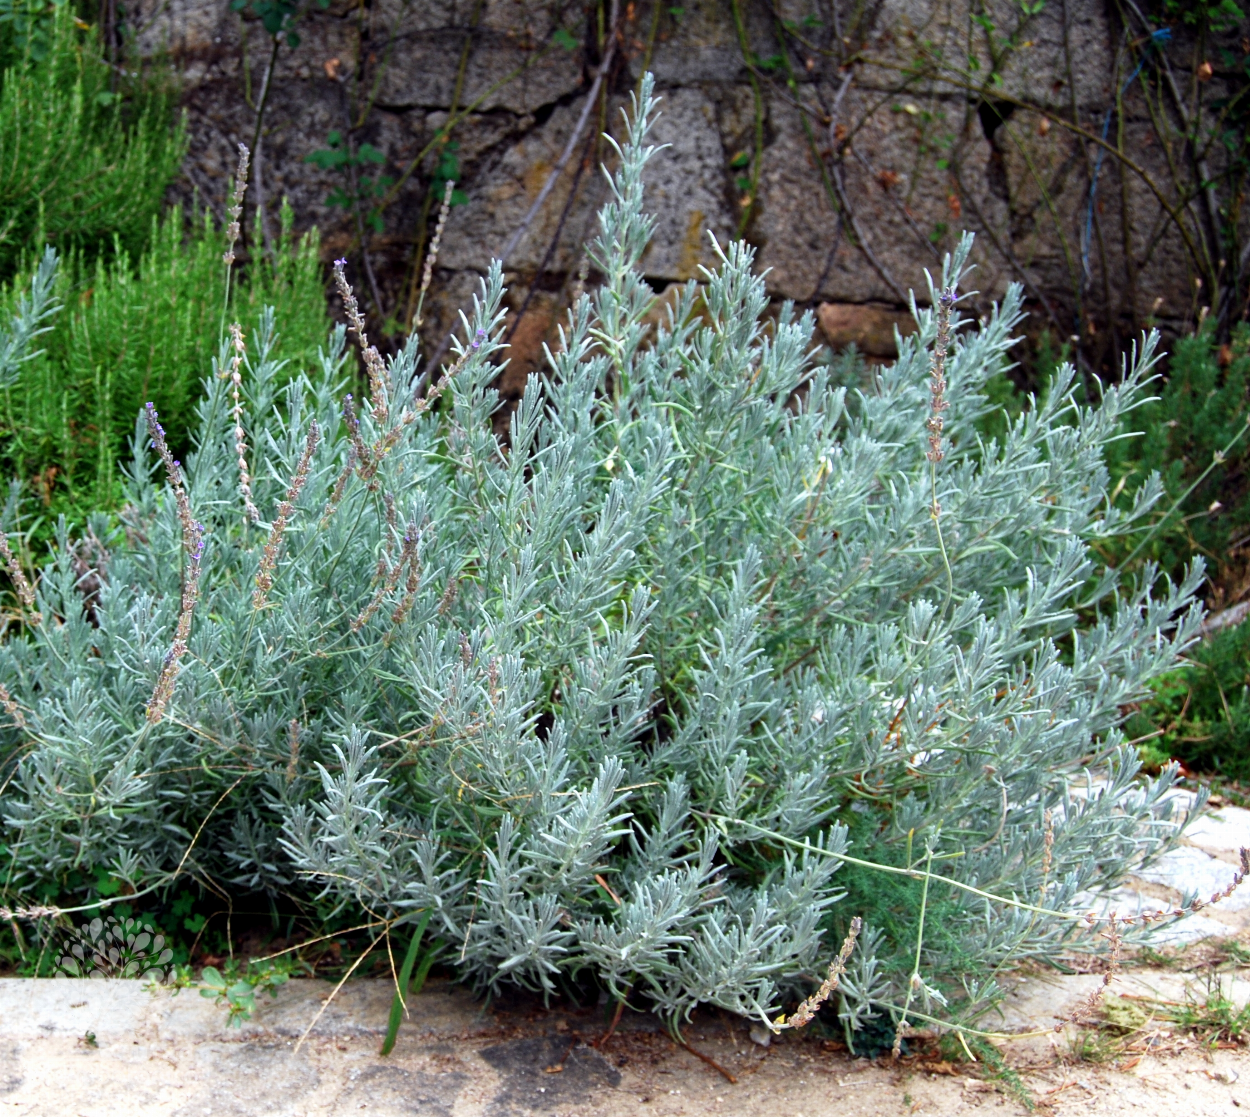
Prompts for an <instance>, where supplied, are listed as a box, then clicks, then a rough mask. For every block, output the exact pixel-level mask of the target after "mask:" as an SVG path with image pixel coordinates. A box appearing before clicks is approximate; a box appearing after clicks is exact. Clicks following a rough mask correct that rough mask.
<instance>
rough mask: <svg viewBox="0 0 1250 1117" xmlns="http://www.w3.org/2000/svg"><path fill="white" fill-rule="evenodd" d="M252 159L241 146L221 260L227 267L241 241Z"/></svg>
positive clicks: (232, 260) (241, 145) (243, 146)
mask: <svg viewBox="0 0 1250 1117" xmlns="http://www.w3.org/2000/svg"><path fill="white" fill-rule="evenodd" d="M249 158H250V155H249V152H248V150H247V147H246V146H245V145H244V144H239V165H238V168H237V169H236V170H235V172H234V195H233V197H232V198H231V203H230V210H229V213H230V224H229V225H227V226H226V251H225V252H223V253H222V256H221V259H222V262H223V263H224V264H225V265H226V267H230V266H231V265H232V264H233V263H234V246H235V245H236V244H237V243H238V240H239V231H240V230H239V218H240V217H241V216H242V215H243V193H244V191H245V190H247V164H248V159H249Z"/></svg>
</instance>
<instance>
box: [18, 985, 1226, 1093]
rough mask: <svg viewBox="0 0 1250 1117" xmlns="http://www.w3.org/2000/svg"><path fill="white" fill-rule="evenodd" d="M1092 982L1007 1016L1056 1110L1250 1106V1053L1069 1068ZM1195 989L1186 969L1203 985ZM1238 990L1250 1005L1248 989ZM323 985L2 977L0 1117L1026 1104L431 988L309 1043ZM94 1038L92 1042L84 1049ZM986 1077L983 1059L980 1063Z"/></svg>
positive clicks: (906, 1070) (361, 1012) (840, 1056)
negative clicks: (228, 1013) (226, 1014)
mask: <svg viewBox="0 0 1250 1117" xmlns="http://www.w3.org/2000/svg"><path fill="white" fill-rule="evenodd" d="M1099 980H1100V979H1099V978H1098V977H1097V976H1090V975H1076V976H1066V977H1056V978H1051V977H1045V978H1042V977H1028V978H1026V979H1025V980H1024V981H1023V982H1022V983H1021V984H1020V985H1019V986H1018V988H1017V989H1016V991H1015V993H1014V994H1013V996H1012V997H1011V998H1010V999H1009V1001H1008V1003H1007V1004H1006V1005H1005V1006H1004V1011H1003V1015H1002V1018H1001V1019H1000V1020H998V1021H987V1023H989V1024H991V1025H992V1026H996V1027H1006V1028H1013V1029H1015V1028H1018V1029H1023V1030H1025V1031H1034V1032H1043V1033H1045V1034H1044V1036H1043V1037H1042V1038H1041V1039H1039V1038H1038V1037H1037V1036H1034V1037H1033V1038H1032V1039H1031V1040H1028V1041H1022V1042H1020V1043H1017V1044H1012V1045H1008V1047H1007V1049H1006V1050H1007V1056H1008V1058H1009V1060H1010V1061H1011V1062H1012V1063H1013V1065H1017V1066H1019V1067H1020V1073H1021V1074H1022V1075H1023V1076H1024V1081H1025V1084H1026V1086H1027V1088H1028V1089H1029V1091H1030V1093H1031V1094H1032V1095H1033V1098H1034V1099H1035V1100H1036V1101H1037V1102H1044V1103H1045V1104H1046V1105H1047V1106H1048V1107H1049V1110H1048V1112H1050V1113H1053V1114H1056V1115H1066V1114H1072V1115H1074V1117H1075V1115H1076V1114H1077V1113H1078V1112H1079V1113H1080V1114H1082V1115H1086V1117H1125V1115H1127V1114H1136V1113H1139V1112H1168V1113H1175V1114H1177V1115H1178V1117H1182V1115H1183V1117H1188V1115H1190V1114H1192V1115H1194V1117H1206V1115H1208V1114H1211V1115H1214V1114H1229V1115H1231V1114H1232V1113H1233V1112H1234V1111H1235V1110H1237V1109H1239V1108H1247V1109H1250V1054H1244V1053H1242V1052H1240V1051H1238V1052H1225V1051H1218V1052H1215V1053H1214V1054H1213V1055H1212V1056H1210V1057H1204V1056H1201V1055H1200V1054H1198V1053H1195V1052H1186V1053H1183V1054H1182V1055H1181V1056H1180V1057H1173V1058H1170V1059H1166V1060H1160V1059H1154V1058H1147V1059H1144V1060H1143V1061H1142V1062H1141V1063H1140V1064H1139V1065H1138V1066H1137V1067H1135V1068H1134V1069H1133V1071H1132V1072H1131V1073H1117V1072H1115V1071H1113V1070H1111V1069H1109V1068H1107V1067H1100V1066H1096V1065H1091V1064H1088V1063H1074V1062H1072V1061H1071V1059H1070V1058H1068V1057H1067V1055H1066V1054H1065V1052H1066V1047H1065V1044H1066V1039H1065V1037H1064V1035H1062V1034H1057V1033H1055V1032H1054V1031H1053V1026H1052V1025H1053V1022H1054V1019H1055V1017H1056V1015H1063V1014H1064V1013H1066V1012H1068V1011H1070V1009H1071V1007H1072V1006H1073V1005H1074V1004H1076V1003H1078V1002H1079V1001H1080V1000H1082V999H1083V998H1085V997H1086V996H1087V995H1088V993H1089V992H1090V990H1091V988H1093V987H1094V986H1095V985H1096V984H1097V983H1098V981H1099ZM1190 980H1192V979H1190ZM1185 983H1186V977H1185V975H1182V974H1175V973H1168V974H1162V975H1156V974H1133V975H1128V976H1121V977H1117V979H1116V986H1115V988H1116V989H1118V990H1119V991H1120V992H1121V994H1124V993H1128V992H1131V991H1133V990H1137V991H1139V992H1148V993H1150V994H1151V995H1156V996H1166V995H1172V996H1176V997H1180V996H1184V995H1187V990H1186V985H1185ZM1228 988H1229V991H1230V992H1232V993H1233V994H1234V996H1237V997H1245V996H1250V981H1246V980H1244V979H1243V978H1240V977H1239V978H1237V984H1236V985H1235V986H1234V985H1230V986H1229V987H1228ZM329 990H330V986H328V985H326V984H324V983H321V982H316V981H293V982H291V983H289V984H288V985H287V986H285V987H284V988H283V989H282V990H281V991H280V996H279V998H278V999H277V1000H276V1001H275V1002H272V1003H270V1002H266V1003H264V1004H263V1005H262V1007H261V1008H260V1009H259V1010H258V1012H257V1014H256V1018H255V1020H253V1021H252V1022H250V1023H249V1024H248V1025H247V1026H245V1027H244V1028H242V1029H239V1030H234V1029H228V1028H226V1027H225V1026H224V1023H223V1014H222V1012H221V1010H220V1009H217V1008H215V1007H214V1006H213V1005H211V1004H210V1003H209V1002H208V1001H207V1000H204V999H202V998H199V997H197V996H193V995H190V992H191V991H183V992H182V993H180V994H179V995H177V996H173V995H171V993H170V992H169V991H168V990H162V991H158V992H156V993H155V994H152V993H149V992H146V991H145V990H144V989H143V988H142V987H141V986H139V985H138V984H137V983H134V982H122V981H115V982H114V981H72V982H71V981H54V980H42V981H34V980H21V979H7V980H0V1117H6V1115H8V1114H14V1115H18V1114H20V1115H22V1117H117V1115H124V1117H344V1115H347V1114H357V1113H361V1114H367V1115H371V1117H408V1115H414V1114H415V1115H419V1117H626V1115H630V1117H633V1115H650V1114H655V1115H660V1117H714V1115H715V1117H720V1115H722V1114H724V1115H728V1117H757V1115H762V1114H774V1113H777V1114H785V1115H787V1117H910V1115H912V1114H921V1115H933V1117H948V1115H955V1114H969V1115H972V1114H974V1113H975V1114H977V1115H978V1117H998V1115H1004V1114H1016V1113H1020V1114H1023V1113H1025V1112H1026V1109H1025V1107H1024V1105H1023V1104H1022V1102H1021V1101H1020V1099H1019V1097H1018V1096H1016V1095H1014V1094H1013V1093H1011V1092H1010V1091H1006V1092H1004V1090H1003V1089H1002V1088H1001V1087H1000V1086H997V1085H995V1083H993V1082H990V1081H982V1080H981V1079H979V1078H977V1077H973V1076H970V1075H966V1074H962V1073H959V1071H958V1069H957V1068H953V1067H951V1066H950V1065H949V1064H945V1063H928V1064H917V1065H911V1066H903V1067H898V1068H892V1067H890V1066H889V1065H886V1064H885V1063H884V1062H880V1061H879V1062H878V1063H875V1064H874V1063H871V1062H869V1060H867V1059H851V1058H850V1057H848V1056H847V1055H846V1054H845V1053H844V1052H838V1051H832V1050H828V1049H827V1045H825V1044H822V1043H821V1042H820V1041H819V1040H810V1039H809V1040H803V1039H795V1038H794V1037H792V1036H787V1037H785V1038H783V1039H780V1040H774V1041H773V1042H772V1043H771V1044H770V1046H769V1047H767V1048H765V1047H761V1046H759V1045H757V1044H755V1043H753V1042H751V1041H750V1040H749V1039H748V1037H747V1034H746V1033H747V1029H746V1028H745V1026H744V1025H743V1023H742V1022H741V1021H737V1022H735V1021H731V1020H727V1019H723V1018H709V1019H706V1020H697V1021H696V1022H695V1024H694V1025H693V1026H692V1027H691V1028H690V1029H689V1030H688V1032H687V1035H688V1037H689V1039H690V1040H691V1041H692V1042H693V1043H695V1044H697V1046H698V1047H699V1049H700V1050H701V1051H702V1052H703V1053H705V1054H706V1055H708V1056H710V1057H711V1058H714V1059H715V1060H717V1061H718V1062H719V1063H720V1064H721V1065H722V1066H723V1067H725V1068H726V1069H727V1070H729V1071H730V1072H731V1073H733V1074H734V1075H735V1077H736V1078H737V1082H736V1083H734V1084H731V1083H729V1082H728V1081H726V1080H725V1079H724V1078H722V1077H721V1076H720V1075H719V1074H717V1073H716V1071H714V1070H713V1069H711V1068H710V1067H708V1066H706V1065H705V1064H704V1063H702V1062H700V1061H699V1060H698V1059H696V1058H695V1057H694V1056H693V1055H691V1054H690V1053H688V1052H686V1051H683V1050H681V1049H679V1048H678V1047H676V1046H675V1045H674V1044H673V1042H672V1041H671V1040H670V1039H669V1038H668V1037H667V1036H666V1035H665V1034H664V1033H663V1032H661V1031H659V1030H658V1029H657V1028H656V1027H655V1026H654V1023H653V1022H651V1021H649V1020H646V1019H644V1020H641V1021H631V1022H629V1026H628V1027H627V1028H626V1029H625V1030H624V1031H622V1032H620V1033H618V1034H617V1035H616V1036H614V1037H613V1038H612V1040H611V1042H610V1044H609V1045H608V1047H607V1049H606V1050H605V1051H602V1052H601V1051H599V1050H596V1049H595V1048H594V1047H592V1046H590V1045H589V1043H588V1042H587V1041H589V1040H591V1039H593V1038H595V1037H596V1036H597V1035H598V1034H599V1031H600V1029H601V1028H602V1020H601V1013H600V1012H599V1011H597V1010H586V1011H584V1012H581V1013H577V1012H550V1013H544V1012H542V1011H540V1010H536V1008H535V1006H534V1005H532V1004H530V1005H521V1006H519V1007H518V1006H502V1007H500V1008H499V1009H498V1010H491V1011H483V1007H482V1005H480V1004H478V1003H476V1002H474V1001H473V1000H472V999H471V998H470V997H468V996H467V995H466V994H465V993H464V992H463V991H462V990H458V989H455V988H454V987H451V986H449V985H445V984H438V983H436V984H435V986H434V987H433V988H432V989H431V990H430V991H429V992H428V993H423V994H422V995H421V996H420V997H417V998H414V1004H413V1019H412V1020H410V1021H409V1022H407V1023H406V1024H405V1026H404V1028H403V1030H402V1031H401V1033H400V1039H399V1043H398V1044H397V1046H396V1049H395V1051H394V1053H393V1054H392V1056H390V1057H388V1058H386V1059H383V1058H381V1057H380V1056H379V1055H378V1054H377V1049H378V1041H379V1038H380V1035H381V1032H382V1027H383V1021H384V1019H385V1011H384V1010H385V1007H386V1005H387V1004H388V1002H389V994H390V990H389V987H388V985H387V983H386V982H382V981H361V982H358V983H356V985H355V986H348V987H346V988H345V989H344V991H343V992H342V993H341V994H340V997H341V998H342V1004H341V1005H340V1004H339V998H336V1000H335V1006H337V1007H332V1008H331V1010H328V1011H327V1012H326V1013H324V1014H323V1015H322V1017H321V1019H320V1021H319V1022H318V1024H317V1027H316V1029H315V1030H314V1032H313V1034H312V1035H311V1037H310V1039H309V1040H308V1042H306V1043H305V1044H304V1045H303V1046H302V1047H300V1048H299V1049H298V1050H297V1049H296V1044H297V1034H298V1033H302V1032H303V1030H304V1029H306V1028H307V1027H308V1024H309V1023H310V1022H311V1020H312V1019H313V1017H314V1016H315V1015H316V1013H317V1011H318V1009H319V1008H320V1007H321V1006H322V1005H323V1003H324V998H325V997H326V995H327V994H328V992H329ZM87 1029H90V1030H91V1031H92V1032H93V1033H94V1039H95V1042H94V1044H90V1043H88V1042H86V1041H85V1039H84V1036H85V1032H86V1030H87ZM973 1069H974V1070H975V1069H976V1068H973Z"/></svg>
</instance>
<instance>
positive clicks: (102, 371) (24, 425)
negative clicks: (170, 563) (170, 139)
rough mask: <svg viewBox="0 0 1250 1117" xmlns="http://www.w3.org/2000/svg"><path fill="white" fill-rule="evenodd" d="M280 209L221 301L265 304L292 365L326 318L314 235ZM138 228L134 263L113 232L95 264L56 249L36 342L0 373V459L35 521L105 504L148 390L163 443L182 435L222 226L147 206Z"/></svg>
mask: <svg viewBox="0 0 1250 1117" xmlns="http://www.w3.org/2000/svg"><path fill="white" fill-rule="evenodd" d="M291 220H292V215H291V211H290V209H289V207H286V206H284V207H283V209H282V211H281V222H280V225H281V234H280V236H279V237H278V239H277V240H276V242H275V245H274V251H273V254H272V256H265V255H261V256H260V258H259V259H256V260H253V261H252V262H251V263H250V265H249V266H248V267H247V269H246V270H245V272H244V274H243V275H242V277H241V278H240V277H237V276H236V278H235V281H234V283H233V284H232V286H231V305H230V308H229V309H230V314H231V316H232V317H235V318H238V319H241V320H242V321H249V320H252V319H254V318H255V317H256V315H258V314H259V313H260V311H261V310H262V309H263V308H264V307H266V306H270V307H273V308H274V310H275V313H276V314H277V315H278V317H279V319H280V321H281V323H282V329H281V334H280V336H278V337H277V338H276V340H275V342H274V349H273V353H272V356H273V358H274V359H275V360H279V361H285V362H288V364H287V368H288V369H295V368H300V367H307V366H308V365H309V364H311V363H314V362H315V361H316V357H317V349H318V346H319V344H320V343H321V342H322V341H324V339H325V334H326V329H327V319H326V313H325V295H324V285H323V280H322V269H321V265H320V262H319V260H318V248H319V244H318V241H317V237H316V234H315V232H314V233H313V234H310V235H308V236H304V237H300V238H296V237H295V236H293V235H292V232H291ZM150 230H151V233H150V240H149V242H148V246H147V248H146V250H145V251H144V252H143V254H142V255H141V256H140V257H139V258H138V260H137V262H136V261H132V260H131V258H130V256H129V255H128V253H127V252H126V251H125V250H124V249H123V248H122V247H120V245H118V246H116V247H115V249H114V251H113V252H112V253H111V254H110V255H108V256H106V257H101V258H99V259H97V260H96V261H95V263H94V264H85V263H83V262H82V260H81V258H80V257H79V256H78V255H74V256H72V257H71V258H70V259H68V260H66V261H62V266H61V268H60V271H59V277H58V283H57V284H56V295H57V297H58V300H59V302H60V303H61V304H63V309H61V310H60V312H59V313H57V314H56V315H54V316H52V317H51V318H50V319H49V320H48V321H47V323H46V325H47V331H46V333H45V334H44V336H42V337H41V338H40V349H41V350H42V352H41V353H40V354H39V355H37V356H35V357H33V358H32V359H29V360H27V361H25V362H24V363H23V364H22V366H21V368H20V371H19V372H17V373H15V375H14V376H13V377H11V378H10V383H8V384H5V385H3V386H4V387H6V388H7V391H4V392H3V393H2V394H0V461H3V463H4V466H5V468H6V471H7V472H8V473H9V474H10V476H13V475H15V476H17V477H18V478H20V479H21V480H22V481H23V482H25V484H26V494H27V496H28V497H33V498H34V499H33V500H29V501H28V502H27V503H28V505H29V506H30V507H29V508H28V513H30V512H33V513H34V514H37V515H40V516H41V517H42V519H43V522H44V523H45V524H49V525H54V524H55V522H56V517H57V516H58V515H59V514H64V515H65V516H66V517H67V518H68V519H69V520H70V521H72V522H74V523H76V524H77V525H78V526H79V527H80V528H81V526H82V525H83V524H84V523H85V522H86V518H87V514H88V513H90V512H91V511H94V510H98V509H106V508H112V507H115V506H116V505H117V503H118V502H119V501H120V499H121V498H122V495H123V493H122V473H121V470H120V469H119V468H118V466H117V461H118V459H119V458H124V457H125V456H126V450H127V446H128V444H129V440H130V437H131V435H132V434H133V433H134V417H135V415H136V414H137V413H138V411H139V409H140V408H141V407H142V406H143V404H144V403H146V402H147V401H148V400H152V401H153V402H154V403H155V404H156V406H157V408H158V409H159V411H160V412H161V413H162V414H163V415H167V416H169V417H170V421H169V422H168V423H167V427H168V431H167V433H168V437H169V441H170V444H171V445H172V446H173V447H174V450H175V452H177V453H179V454H181V453H182V451H183V450H184V449H185V448H186V447H187V445H188V443H189V440H190V435H191V430H190V428H191V426H192V424H193V423H194V422H195V414H196V412H195V407H196V402H197V401H198V399H199V398H200V394H201V392H202V391H203V370H204V369H205V368H207V367H209V365H210V364H211V361H212V358H213V356H214V355H215V354H216V348H217V346H216V338H217V335H218V331H219V329H220V326H221V318H222V309H223V304H224V301H225V296H226V289H225V288H226V272H225V267H224V265H223V264H222V252H223V250H224V249H225V233H224V231H223V230H220V229H217V228H215V227H214V225H213V223H212V221H211V219H210V218H209V217H208V215H205V216H204V217H203V219H202V220H197V221H194V222H191V223H190V227H189V228H188V223H187V222H185V221H184V219H183V217H182V214H181V213H180V211H179V210H178V209H177V208H174V209H172V210H171V211H170V212H169V213H168V214H167V215H166V216H165V218H164V220H163V221H161V222H160V223H159V224H158V223H157V221H156V220H155V219H153V221H152V222H151V225H150ZM257 243H259V233H258V234H257ZM25 283H26V281H25V277H22V276H19V277H18V278H17V279H15V280H14V282H13V283H12V284H11V285H10V286H9V287H8V288H7V289H0V307H2V308H6V309H8V311H9V313H10V314H12V313H14V312H15V311H16V309H17V304H18V302H19V301H20V299H21V298H23V297H27V296H25V295H24V294H23V290H24V286H25ZM285 375H289V373H284V374H282V375H281V376H280V379H281V378H282V376H285ZM23 526H24V527H29V519H28V522H27V523H26V524H24V525H23ZM50 531H51V526H49V527H48V528H46V529H45V532H44V534H45V535H46V534H47V533H48V532H50Z"/></svg>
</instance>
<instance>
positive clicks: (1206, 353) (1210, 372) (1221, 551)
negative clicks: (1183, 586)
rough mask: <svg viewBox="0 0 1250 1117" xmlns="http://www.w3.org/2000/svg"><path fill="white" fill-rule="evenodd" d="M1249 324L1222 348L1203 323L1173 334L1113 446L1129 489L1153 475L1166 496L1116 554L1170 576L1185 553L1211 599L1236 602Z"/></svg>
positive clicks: (1243, 562) (1245, 474)
mask: <svg viewBox="0 0 1250 1117" xmlns="http://www.w3.org/2000/svg"><path fill="white" fill-rule="evenodd" d="M1248 423H1250V325H1247V324H1246V323H1244V322H1243V323H1239V324H1238V325H1236V326H1235V327H1234V328H1233V336H1232V338H1231V340H1230V342H1229V343H1228V344H1226V345H1221V344H1220V343H1219V342H1218V341H1217V340H1216V338H1215V333H1214V328H1213V326H1212V324H1211V323H1209V322H1208V323H1205V324H1204V325H1203V326H1202V327H1200V328H1199V330H1198V332H1197V333H1195V334H1193V335H1191V336H1189V337H1184V338H1180V339H1179V340H1178V341H1177V342H1176V345H1175V347H1174V348H1173V350H1172V354H1171V360H1170V362H1169V366H1168V374H1167V378H1166V380H1165V381H1164V382H1163V383H1162V384H1161V385H1160V388H1159V392H1158V398H1157V399H1153V400H1150V401H1148V402H1146V403H1144V404H1143V405H1142V407H1141V408H1140V409H1139V410H1138V412H1136V413H1135V414H1134V416H1133V420H1132V423H1131V424H1130V427H1129V428H1126V430H1125V434H1126V436H1127V435H1128V434H1129V430H1130V429H1131V430H1133V431H1136V432H1139V433H1138V434H1135V435H1134V436H1132V437H1125V438H1124V439H1122V440H1120V441H1119V442H1117V443H1115V444H1114V445H1113V447H1112V450H1111V453H1110V455H1109V461H1110V464H1111V468H1112V474H1113V476H1115V477H1116V478H1117V482H1118V481H1119V480H1120V479H1123V480H1124V482H1125V483H1126V486H1127V489H1128V491H1131V489H1132V487H1133V485H1134V484H1135V483H1137V482H1139V481H1140V480H1141V479H1142V478H1144V477H1146V476H1148V475H1149V474H1150V473H1152V472H1154V471H1158V472H1159V473H1160V475H1161V476H1162V477H1163V482H1164V485H1165V486H1166V488H1167V493H1168V499H1167V500H1166V501H1165V502H1163V504H1161V505H1160V508H1159V510H1158V513H1157V514H1156V515H1155V516H1154V517H1153V519H1152V522H1151V524H1150V527H1149V529H1148V531H1146V532H1143V533H1141V534H1139V535H1138V536H1136V537H1126V539H1125V545H1124V546H1123V547H1122V548H1121V549H1120V551H1119V553H1118V554H1117V555H1116V558H1117V560H1122V559H1123V558H1126V557H1128V556H1129V555H1130V554H1131V555H1133V556H1134V557H1142V558H1149V559H1151V560H1153V561H1155V562H1157V563H1158V564H1159V565H1160V566H1162V568H1163V569H1164V570H1167V571H1169V572H1173V573H1174V572H1176V571H1179V570H1180V569H1181V568H1182V567H1183V566H1184V565H1185V563H1187V562H1188V561H1189V560H1190V558H1191V556H1193V555H1195V554H1200V555H1203V556H1204V557H1205V558H1206V559H1207V560H1208V561H1209V562H1210V563H1211V564H1212V566H1213V570H1212V574H1211V577H1212V583H1213V587H1212V588H1213V591H1214V592H1213V593H1212V596H1213V598H1214V599H1215V600H1216V601H1219V600H1221V598H1225V596H1226V594H1227V593H1228V591H1229V590H1231V591H1232V593H1233V595H1234V596H1235V595H1236V594H1237V593H1239V592H1244V591H1243V590H1241V589H1240V588H1239V587H1240V586H1241V585H1242V584H1243V582H1244V580H1245V578H1246V575H1247V574H1250V563H1247V558H1250V551H1247V549H1246V545H1247V543H1250V484H1248V480H1250V436H1248V435H1247V424H1248Z"/></svg>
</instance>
